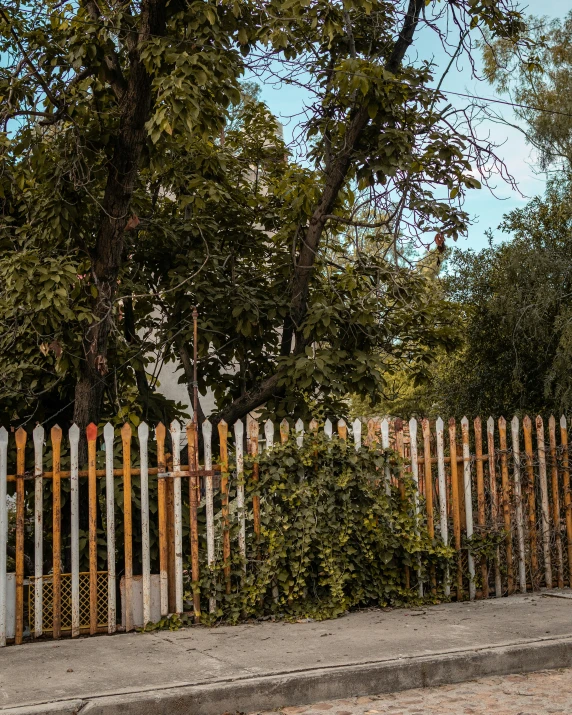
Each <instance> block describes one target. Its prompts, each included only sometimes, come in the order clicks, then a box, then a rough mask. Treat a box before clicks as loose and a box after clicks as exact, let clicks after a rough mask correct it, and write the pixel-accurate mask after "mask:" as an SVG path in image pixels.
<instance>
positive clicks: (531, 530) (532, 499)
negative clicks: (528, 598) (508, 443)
mask: <svg viewBox="0 0 572 715" xmlns="http://www.w3.org/2000/svg"><path fill="white" fill-rule="evenodd" d="M522 427H523V434H524V453H525V455H526V475H527V482H528V484H527V493H528V535H529V540H530V569H531V582H532V590H533V591H535V590H536V589H537V588H538V536H537V532H536V495H535V491H534V462H533V459H534V456H533V451H532V422H531V420H530V417H529V416H528V415H526V416H525V418H524V419H523V421H522Z"/></svg>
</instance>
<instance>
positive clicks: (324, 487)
mask: <svg viewBox="0 0 572 715" xmlns="http://www.w3.org/2000/svg"><path fill="white" fill-rule="evenodd" d="M257 461H258V464H259V475H260V480H259V481H258V482H254V481H253V480H252V465H253V462H252V460H247V461H246V464H245V485H246V489H247V503H248V506H250V505H251V504H252V497H253V496H254V495H258V496H259V497H260V500H261V536H260V540H259V542H258V543H257V542H256V539H255V537H254V534H253V533H252V518H251V517H252V514H251V513H249V514H248V515H247V516H248V518H247V525H248V527H247V528H248V529H249V532H248V533H247V544H248V546H249V550H248V552H247V557H246V562H244V561H243V560H242V559H241V558H240V557H239V556H238V555H237V554H236V553H235V554H234V556H233V558H232V559H231V570H232V576H231V593H230V594H227V593H226V592H225V581H224V573H223V564H221V563H219V564H218V565H217V567H216V568H215V569H214V570H213V571H209V570H208V567H207V565H206V564H205V563H203V564H202V565H201V572H202V574H204V576H203V578H202V580H201V593H202V594H207V593H215V594H216V601H217V610H216V614H214V615H213V616H207V615H205V616H204V620H205V621H206V622H212V621H213V620H216V619H223V620H225V621H230V622H237V621H239V620H243V619H245V618H261V617H269V616H270V617H271V616H274V617H277V618H284V619H299V618H308V617H309V618H314V619H324V618H332V617H335V616H338V615H340V614H341V613H344V612H345V611H348V610H349V609H355V608H359V607H367V606H373V605H375V606H387V605H404V604H412V603H418V602H419V600H420V598H419V596H418V593H417V588H416V579H417V573H418V572H420V573H421V578H422V579H423V580H424V581H425V583H427V582H428V581H429V576H428V574H429V569H430V567H431V566H433V567H435V568H436V569H437V570H438V571H441V572H442V571H443V570H444V568H445V566H446V564H447V563H448V561H449V560H450V559H451V558H452V555H453V551H452V549H451V548H450V547H446V546H445V545H444V544H443V543H442V542H441V541H440V540H438V539H435V540H433V541H431V540H430V539H429V538H428V536H427V535H426V528H425V524H424V521H423V520H422V517H418V516H416V514H415V511H414V508H413V504H414V495H415V485H414V482H413V479H412V477H411V475H410V474H409V473H408V472H405V471H404V465H403V464H402V462H401V461H400V460H399V457H398V456H397V455H396V454H395V453H394V452H392V451H389V450H382V449H381V448H379V447H378V446H374V447H373V448H371V449H370V448H365V447H362V448H361V449H360V450H359V451H358V452H356V450H355V448H354V446H353V444H351V443H349V442H346V441H344V440H341V439H338V438H337V437H334V438H332V439H328V438H327V437H325V436H324V435H323V434H309V435H306V436H305V438H304V442H303V445H302V447H301V448H300V447H298V446H297V444H296V442H295V441H294V440H290V441H289V442H287V443H286V444H284V445H277V446H275V447H274V448H273V449H272V450H270V451H268V452H264V453H263V454H262V455H261V456H260V457H259V458H258V460H257ZM387 467H389V469H390V472H391V474H393V475H396V474H401V480H402V484H403V489H404V498H403V497H402V495H401V493H400V490H399V488H398V487H397V486H396V485H392V486H391V488H390V491H389V493H386V489H385V483H386V482H385V473H386V468H387ZM420 512H423V508H422V507H421V508H420ZM233 521H236V520H233ZM217 523H218V529H219V533H218V535H217V536H218V540H219V541H220V524H221V522H220V519H219V520H218V522H217ZM233 528H234V529H236V526H235V527H233ZM232 537H233V544H235V543H236V541H235V533H234V532H233V534H232ZM406 568H407V569H408V571H409V579H410V585H409V588H408V587H407V585H406V576H405V574H406ZM189 588H190V584H189ZM438 597H439V594H437V595H435V594H433V595H431V596H430V597H429V598H431V599H432V600H435V598H438ZM189 598H190V594H189Z"/></svg>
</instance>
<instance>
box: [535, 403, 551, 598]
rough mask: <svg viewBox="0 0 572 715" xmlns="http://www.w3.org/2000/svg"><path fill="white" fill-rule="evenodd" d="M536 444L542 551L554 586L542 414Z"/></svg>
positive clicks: (546, 576)
mask: <svg viewBox="0 0 572 715" xmlns="http://www.w3.org/2000/svg"><path fill="white" fill-rule="evenodd" d="M536 446H537V449H538V482H539V485H540V512H541V519H542V533H541V538H542V553H543V556H544V582H545V584H546V588H552V561H551V557H550V509H549V506H548V479H547V476H546V448H545V445H544V423H543V421H542V417H541V416H540V415H538V416H537V418H536Z"/></svg>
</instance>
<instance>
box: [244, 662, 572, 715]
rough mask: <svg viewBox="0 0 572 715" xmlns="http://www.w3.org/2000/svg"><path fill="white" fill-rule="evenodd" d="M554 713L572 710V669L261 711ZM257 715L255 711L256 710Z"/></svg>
mask: <svg viewBox="0 0 572 715" xmlns="http://www.w3.org/2000/svg"><path fill="white" fill-rule="evenodd" d="M465 713H466V714H467V715H491V714H492V713H494V714H495V715H552V713H566V715H570V713H572V669H570V668H563V669H561V670H551V671H541V672H538V673H527V674H526V675H505V676H503V677H496V676H493V677H490V678H480V679H479V680H473V681H470V682H468V683H462V684H460V685H441V686H439V687H436V688H423V689H421V688H418V689H416V690H405V691H403V692H400V693H389V694H384V695H374V696H362V697H358V698H348V699H345V700H330V701H327V702H320V703H314V704H313V705H307V706H299V707H285V708H282V709H281V710H279V711H266V712H259V713H257V715H302V714H303V715H465ZM252 715H254V713H253V714H252Z"/></svg>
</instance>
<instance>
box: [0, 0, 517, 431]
mask: <svg viewBox="0 0 572 715" xmlns="http://www.w3.org/2000/svg"><path fill="white" fill-rule="evenodd" d="M0 17H1V19H2V24H1V25H0V36H1V37H2V45H1V50H2V57H3V68H2V73H1V75H0V88H1V93H2V96H3V97H4V98H5V101H4V103H3V110H2V111H3V118H2V121H3V127H4V130H5V131H4V134H3V139H2V141H3V152H2V159H1V161H2V175H1V180H0V185H1V190H2V191H3V198H2V216H3V222H2V225H1V227H0V232H1V240H2V242H3V245H2V254H1V257H0V275H2V277H3V279H4V281H3V300H4V304H5V306H6V307H7V312H6V313H5V317H4V323H3V329H2V331H1V333H0V340H1V347H2V355H3V358H2V359H3V360H4V363H5V367H4V375H8V374H10V375H12V376H13V378H14V384H13V385H11V386H7V387H6V388H5V393H9V394H10V396H11V402H10V405H9V408H10V409H12V410H15V411H16V413H17V414H18V415H20V416H22V417H23V416H24V415H26V416H27V417H28V418H29V415H30V412H29V405H30V404H31V403H32V402H34V401H35V402H38V404H39V405H40V408H41V410H43V411H44V416H46V417H48V418H51V417H54V416H56V415H57V414H58V413H61V412H62V410H64V411H65V409H66V406H67V407H70V406H71V405H73V418H74V419H75V421H76V422H78V424H79V425H80V426H85V424H86V423H87V422H89V421H95V422H98V421H99V419H100V417H101V416H102V414H106V416H107V415H109V414H110V413H113V412H117V411H118V410H119V411H120V413H121V414H132V413H133V414H135V415H137V414H144V415H145V414H154V413H155V412H157V411H158V412H159V413H160V412H161V411H163V412H164V411H165V410H166V409H171V410H172V409H173V407H172V406H168V405H165V404H164V403H161V402H158V398H157V396H156V394H155V392H154V386H155V383H154V378H153V375H152V374H151V373H150V371H149V370H148V368H149V367H150V365H151V362H152V360H153V359H154V355H153V351H155V357H156V359H157V360H159V362H160V361H161V360H172V359H175V360H177V361H180V362H181V364H182V366H183V367H184V368H185V369H186V370H187V380H188V375H189V368H190V361H189V351H188V345H189V331H190V312H191V310H192V307H193V305H195V304H197V303H199V304H200V305H201V315H202V316H203V317H202V323H201V336H202V338H201V340H202V342H201V345H200V356H201V374H202V376H203V377H202V379H203V386H204V385H205V384H211V385H217V386H218V393H217V398H218V401H219V406H220V411H219V413H218V415H217V419H221V418H224V419H226V420H227V421H229V422H231V421H233V420H234V419H236V418H239V417H243V416H244V415H245V414H247V413H248V412H249V411H251V410H252V409H254V408H256V407H258V406H260V405H261V404H264V403H266V404H267V405H269V407H271V408H272V409H274V410H275V412H277V413H280V412H282V413H285V412H293V411H294V410H300V409H303V408H304V406H305V405H306V406H308V405H310V404H312V403H313V402H314V401H315V400H316V399H317V398H320V399H322V400H325V402H326V403H328V400H330V403H329V404H332V400H335V399H338V400H339V398H340V397H341V395H342V394H346V393H347V391H348V390H350V391H354V392H358V393H360V392H361V393H368V392H372V391H373V390H374V389H375V387H376V385H379V384H382V383H383V377H382V375H383V369H384V366H386V365H387V363H388V362H391V361H393V360H395V359H399V360H402V361H412V362H413V363H414V364H415V363H416V362H417V363H418V364H419V366H420V369H424V368H423V363H424V362H426V358H427V349H426V348H427V346H428V345H435V344H437V343H439V344H440V343H442V342H443V341H445V342H446V341H447V340H449V336H447V335H446V334H445V332H446V331H445V332H444V331H441V329H440V327H439V325H440V324H443V323H444V322H445V321H442V320H440V319H439V320H435V311H437V312H438V313H439V311H442V306H441V305H440V303H439V301H436V302H432V301H431V300H428V299H427V293H426V292H424V291H423V290H419V288H420V286H421V284H422V283H423V281H424V280H425V279H424V276H423V273H422V272H421V271H416V270H414V269H407V268H404V267H402V266H395V262H394V261H388V260H387V256H388V255H390V253H388V251H389V248H390V247H393V248H392V250H393V255H396V254H397V245H398V242H399V243H402V242H406V241H408V240H411V239H413V238H415V239H417V240H422V241H425V242H426V243H427V242H430V241H432V240H433V239H432V236H431V238H429V237H428V234H429V232H431V233H432V232H435V231H437V232H438V235H439V237H440V238H439V240H440V241H441V242H442V241H443V240H444V238H445V237H446V238H455V237H456V236H457V235H458V233H460V232H462V231H464V230H466V227H467V216H466V214H465V213H464V212H463V210H462V205H461V202H462V198H463V196H464V193H465V191H466V190H467V189H468V188H477V187H478V186H479V182H478V181H477V179H476V178H475V176H474V171H475V170H477V171H481V172H482V173H483V174H484V176H485V178H486V175H487V172H488V171H489V170H490V169H491V166H492V165H494V163H495V162H496V157H495V155H494V150H493V148H492V147H491V145H490V144H487V143H485V144H483V145H481V144H479V142H478V141H477V139H476V138H475V133H474V132H473V131H472V129H471V128H470V127H469V126H468V125H467V113H466V111H465V109H464V108H459V109H455V108H454V107H452V106H451V105H449V104H446V103H445V98H444V95H443V94H442V93H441V91H440V90H439V89H438V88H437V89H435V81H434V71H435V70H434V67H433V66H432V65H431V63H430V62H429V61H418V60H417V59H416V58H415V52H409V50H410V48H411V47H412V44H413V42H414V40H415V37H416V32H417V31H418V29H419V27H420V26H421V25H423V26H424V27H425V28H426V29H431V28H432V29H433V31H434V32H435V33H436V38H438V39H439V40H441V41H442V42H443V43H445V45H446V46H447V43H450V42H452V40H453V37H452V36H451V35H450V34H448V33H447V32H445V31H443V30H441V29H440V28H442V27H447V26H450V27H453V28H455V30H454V31H455V32H457V33H458V35H457V38H456V40H455V44H456V50H455V56H457V55H458V54H459V53H461V52H468V53H470V52H471V51H472V47H473V40H472V39H471V37H472V35H473V34H474V33H477V34H479V33H480V34H482V31H483V28H484V27H486V28H488V31H489V32H490V33H492V34H493V36H499V37H502V38H507V37H510V38H513V39H514V40H515V41H517V38H518V36H519V34H520V32H521V30H522V22H521V16H520V14H519V12H518V11H517V10H516V9H515V8H514V7H513V6H512V5H511V3H510V2H509V0H503V1H502V2H498V3H495V4H493V5H490V4H481V3H478V2H473V1H472V0H470V1H469V0H467V2H464V1H460V2H456V3H450V4H447V5H446V6H442V5H441V4H440V3H437V2H430V3H428V4H426V3H425V2H424V0H410V1H409V2H407V3H403V4H401V3H394V2H383V1H381V0H356V1H354V2H345V3H341V2H324V1H323V0H314V1H312V2H310V1H308V0H292V1H291V2H288V3H284V2H283V1H280V2H279V1H278V0H274V1H269V2H266V3H261V2H257V3H254V2H247V1H240V0H223V1H222V2H220V1H219V2H214V1H213V2H209V1H206V2H191V3H186V4H184V3H178V2H174V3H167V2H166V0H142V2H141V3H140V4H134V3H128V4H127V5H126V4H125V3H121V4H119V3H113V2H108V3H107V4H105V5H102V4H100V3H94V2H92V1H91V0H85V1H82V2H80V3H78V4H77V5H66V6H62V5H61V4H59V3H56V2H55V1H54V0H50V1H49V2H47V3H43V4H42V5H40V4H36V5H30V4H29V3H28V4H24V3H20V2H17V1H16V0H14V1H13V2H11V3H9V4H7V5H4V6H2V8H1V13H0ZM447 21H451V22H452V24H451V25H447V24H446V22H447ZM243 58H246V60H245V59H243ZM245 62H248V64H249V68H250V69H251V71H253V72H261V73H264V72H274V71H275V70H276V67H278V73H279V75H280V76H281V78H282V79H287V80H288V81H304V82H305V83H306V85H307V86H308V88H309V89H311V90H312V91H313V92H314V97H315V101H314V104H313V106H312V108H311V112H310V114H309V117H308V120H307V122H306V125H305V127H304V136H305V139H306V141H307V142H308V146H309V149H308V153H307V160H306V161H305V162H304V164H302V165H297V164H295V163H293V162H292V161H291V160H290V159H289V158H288V157H287V156H286V155H287V152H286V149H285V147H284V145H283V143H282V142H281V140H280V138H279V137H278V136H277V128H276V123H275V121H274V119H273V118H272V117H271V116H270V115H269V113H268V112H267V110H266V109H265V108H264V107H263V106H262V105H261V104H260V103H259V102H258V101H257V100H256V98H255V97H250V99H249V100H248V101H244V96H243V101H242V106H241V108H240V112H241V117H240V121H239V122H238V126H235V125H234V123H230V124H229V112H228V107H229V105H230V104H231V103H233V102H234V103H237V104H240V103H241V94H240V85H239V78H240V75H241V73H242V71H243V69H244V66H245ZM301 73H302V74H301ZM300 77H302V80H300V79H299V78H300ZM225 124H226V129H224V127H225ZM223 130H224V131H223ZM364 197H365V198H364ZM364 201H365V205H364ZM359 212H361V213H359ZM358 213H359V217H360V218H364V217H365V220H363V221H362V220H360V221H356V216H357V215H358ZM357 224H359V226H360V227H361V228H365V229H366V230H370V229H371V230H372V231H375V230H376V229H377V228H379V227H380V226H381V227H384V229H385V230H384V231H383V232H382V236H381V238H380V239H379V240H380V246H387V247H388V251H385V252H384V251H381V252H380V253H379V255H375V256H373V257H370V258H368V259H367V260H364V258H363V255H362V253H360V251H359V250H355V251H354V250H353V249H352V250H349V249H348V246H350V245H351V244H350V243H348V239H347V235H348V227H350V228H355V227H356V225H357ZM344 236H346V238H344ZM372 236H373V237H375V233H372ZM388 237H390V238H391V239H392V240H391V241H389V244H388V240H387V239H388ZM383 241H385V243H383ZM435 325H437V329H435ZM416 345H417V347H416ZM15 350H16V351H17V352H16V354H14V351H15ZM421 354H423V355H424V357H423V359H421V357H420V356H421ZM155 367H156V365H155ZM229 368H232V370H230V371H229ZM221 370H222V371H223V376H222V377H221ZM135 388H136V391H135ZM38 397H40V398H42V399H40V400H38ZM102 410H105V412H104V413H102ZM154 411H155V412H154Z"/></svg>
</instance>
